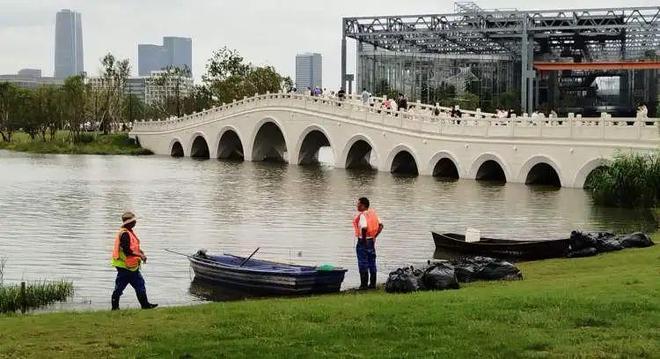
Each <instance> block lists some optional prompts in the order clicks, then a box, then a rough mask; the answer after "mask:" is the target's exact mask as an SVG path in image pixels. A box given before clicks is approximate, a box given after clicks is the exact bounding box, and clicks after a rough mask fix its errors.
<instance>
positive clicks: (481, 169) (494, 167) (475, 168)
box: [468, 152, 512, 182]
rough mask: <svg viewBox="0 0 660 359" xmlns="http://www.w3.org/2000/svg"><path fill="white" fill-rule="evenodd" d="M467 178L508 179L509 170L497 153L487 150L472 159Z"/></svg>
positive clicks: (509, 177)
mask: <svg viewBox="0 0 660 359" xmlns="http://www.w3.org/2000/svg"><path fill="white" fill-rule="evenodd" d="M468 178H474V179H476V180H477V181H479V180H485V181H488V180H495V181H504V182H506V181H509V180H510V179H511V178H512V177H511V170H510V169H509V166H507V164H506V162H505V161H504V160H503V159H502V157H500V156H499V155H498V154H496V153H493V152H487V153H483V154H481V155H479V156H478V157H477V158H475V159H474V161H472V165H471V166H470V172H468Z"/></svg>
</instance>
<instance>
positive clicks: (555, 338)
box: [0, 235, 660, 358]
mask: <svg viewBox="0 0 660 359" xmlns="http://www.w3.org/2000/svg"><path fill="white" fill-rule="evenodd" d="M654 240H655V241H656V243H657V242H658V241H659V240H660V236H657V235H656V236H655V238H654ZM521 267H522V270H523V273H524V276H525V279H524V280H522V281H517V282H489V283H486V282H481V283H474V284H471V285H466V286H464V287H463V288H461V289H460V290H453V291H442V292H424V293H415V294H406V295H392V294H386V293H384V292H380V291H374V292H368V293H358V294H354V293H353V294H339V295H329V296H318V297H310V298H298V299H275V300H249V301H243V302H232V303H213V304H207V305H200V306H194V307H179V308H165V309H157V310H154V311H138V310H127V311H120V312H117V313H112V312H92V313H56V314H43V315H28V316H16V315H12V316H4V317H0V356H6V357H11V358H14V357H42V358H53V357H67V358H69V357H85V358H105V357H121V358H123V357H175V358H178V357H192V358H200V357H204V358H217V357H245V358H253V357H280V358H308V357H312V358H318V357H333V358H334V357H357V358H362V357H397V358H399V357H410V358H413V357H414V358H420V357H421V358H428V357H438V358H492V357H506V358H516V357H530V358H546V357H552V358H554V357H586V358H592V357H603V358H609V357H612V358H616V357H626V358H652V357H655V358H658V355H660V354H659V353H660V245H656V246H654V247H652V248H646V249H630V250H625V251H621V252H617V253H609V254H606V255H600V256H597V257H592V258H584V259H557V260H547V261H539V262H532V263H525V264H522V265H521ZM129 295H130V294H129Z"/></svg>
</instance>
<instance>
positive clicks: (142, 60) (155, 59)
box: [138, 44, 167, 76]
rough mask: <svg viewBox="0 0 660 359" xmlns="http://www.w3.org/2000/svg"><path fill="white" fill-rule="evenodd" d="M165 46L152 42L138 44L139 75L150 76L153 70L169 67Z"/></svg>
mask: <svg viewBox="0 0 660 359" xmlns="http://www.w3.org/2000/svg"><path fill="white" fill-rule="evenodd" d="M166 57H167V51H166V50H165V47H163V46H160V45H152V44H139V45H138V75H140V76H149V74H150V73H151V72H152V71H160V70H161V69H162V68H164V67H167V65H166V61H165V59H166Z"/></svg>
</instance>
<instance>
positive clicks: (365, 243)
mask: <svg viewBox="0 0 660 359" xmlns="http://www.w3.org/2000/svg"><path fill="white" fill-rule="evenodd" d="M357 210H358V212H359V213H358V214H357V216H356V217H355V219H353V229H354V231H355V236H356V237H357V244H356V246H355V252H356V254H357V261H358V269H359V270H360V289H367V285H368V288H376V238H378V236H379V235H380V232H382V231H383V224H382V223H381V222H380V218H378V215H377V214H376V211H374V210H373V209H371V208H369V199H367V198H366V197H362V198H360V199H358V202H357Z"/></svg>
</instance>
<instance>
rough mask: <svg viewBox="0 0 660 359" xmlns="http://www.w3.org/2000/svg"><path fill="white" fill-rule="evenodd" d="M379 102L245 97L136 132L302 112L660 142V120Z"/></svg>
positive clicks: (470, 130) (405, 124)
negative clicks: (392, 106) (505, 114)
mask: <svg viewBox="0 0 660 359" xmlns="http://www.w3.org/2000/svg"><path fill="white" fill-rule="evenodd" d="M381 101H382V99H380V98H372V102H371V103H370V104H368V105H364V104H363V103H362V101H361V100H360V99H359V96H356V95H353V96H349V97H348V98H346V99H344V100H339V99H337V98H327V97H315V96H308V95H302V94H292V93H273V94H271V93H267V94H264V95H255V96H253V97H246V98H244V99H242V100H239V101H234V102H232V103H229V104H223V105H222V106H217V107H213V108H211V109H208V110H204V111H202V112H197V113H193V114H190V115H186V116H182V117H178V118H170V119H165V120H146V121H137V122H135V123H134V125H133V130H132V132H133V133H136V134H139V133H158V132H170V131H172V130H177V129H182V128H189V127H191V126H195V125H200V124H205V123H208V122H214V121H218V120H222V119H223V118H225V117H228V116H231V115H235V114H239V113H241V112H245V111H248V110H255V109H259V108H264V109H273V110H286V109H298V110H305V111H312V112H315V113H318V114H324V115H330V116H335V117H340V118H341V119H342V120H352V121H363V122H368V123H372V124H378V125H381V126H384V127H389V128H396V129H404V130H411V131H421V132H426V133H432V134H441V135H462V136H485V137H547V138H583V139H611V140H645V141H654V140H658V139H659V138H660V119H652V118H643V117H637V118H620V117H611V116H610V115H607V114H603V115H602V116H601V117H600V118H587V117H585V118H583V117H581V116H580V115H577V116H573V115H572V114H570V115H569V116H568V117H557V118H555V117H550V118H548V117H544V116H543V115H540V116H538V117H529V116H527V115H526V114H525V115H523V116H521V117H516V116H515V115H514V116H512V118H498V117H496V116H495V114H492V113H484V112H481V111H479V110H477V111H465V110H461V112H462V117H461V118H455V117H451V116H450V114H449V113H450V111H451V109H450V108H447V107H440V106H433V105H425V104H421V103H412V104H411V109H410V110H408V111H395V110H388V109H384V108H382V107H381Z"/></svg>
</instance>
